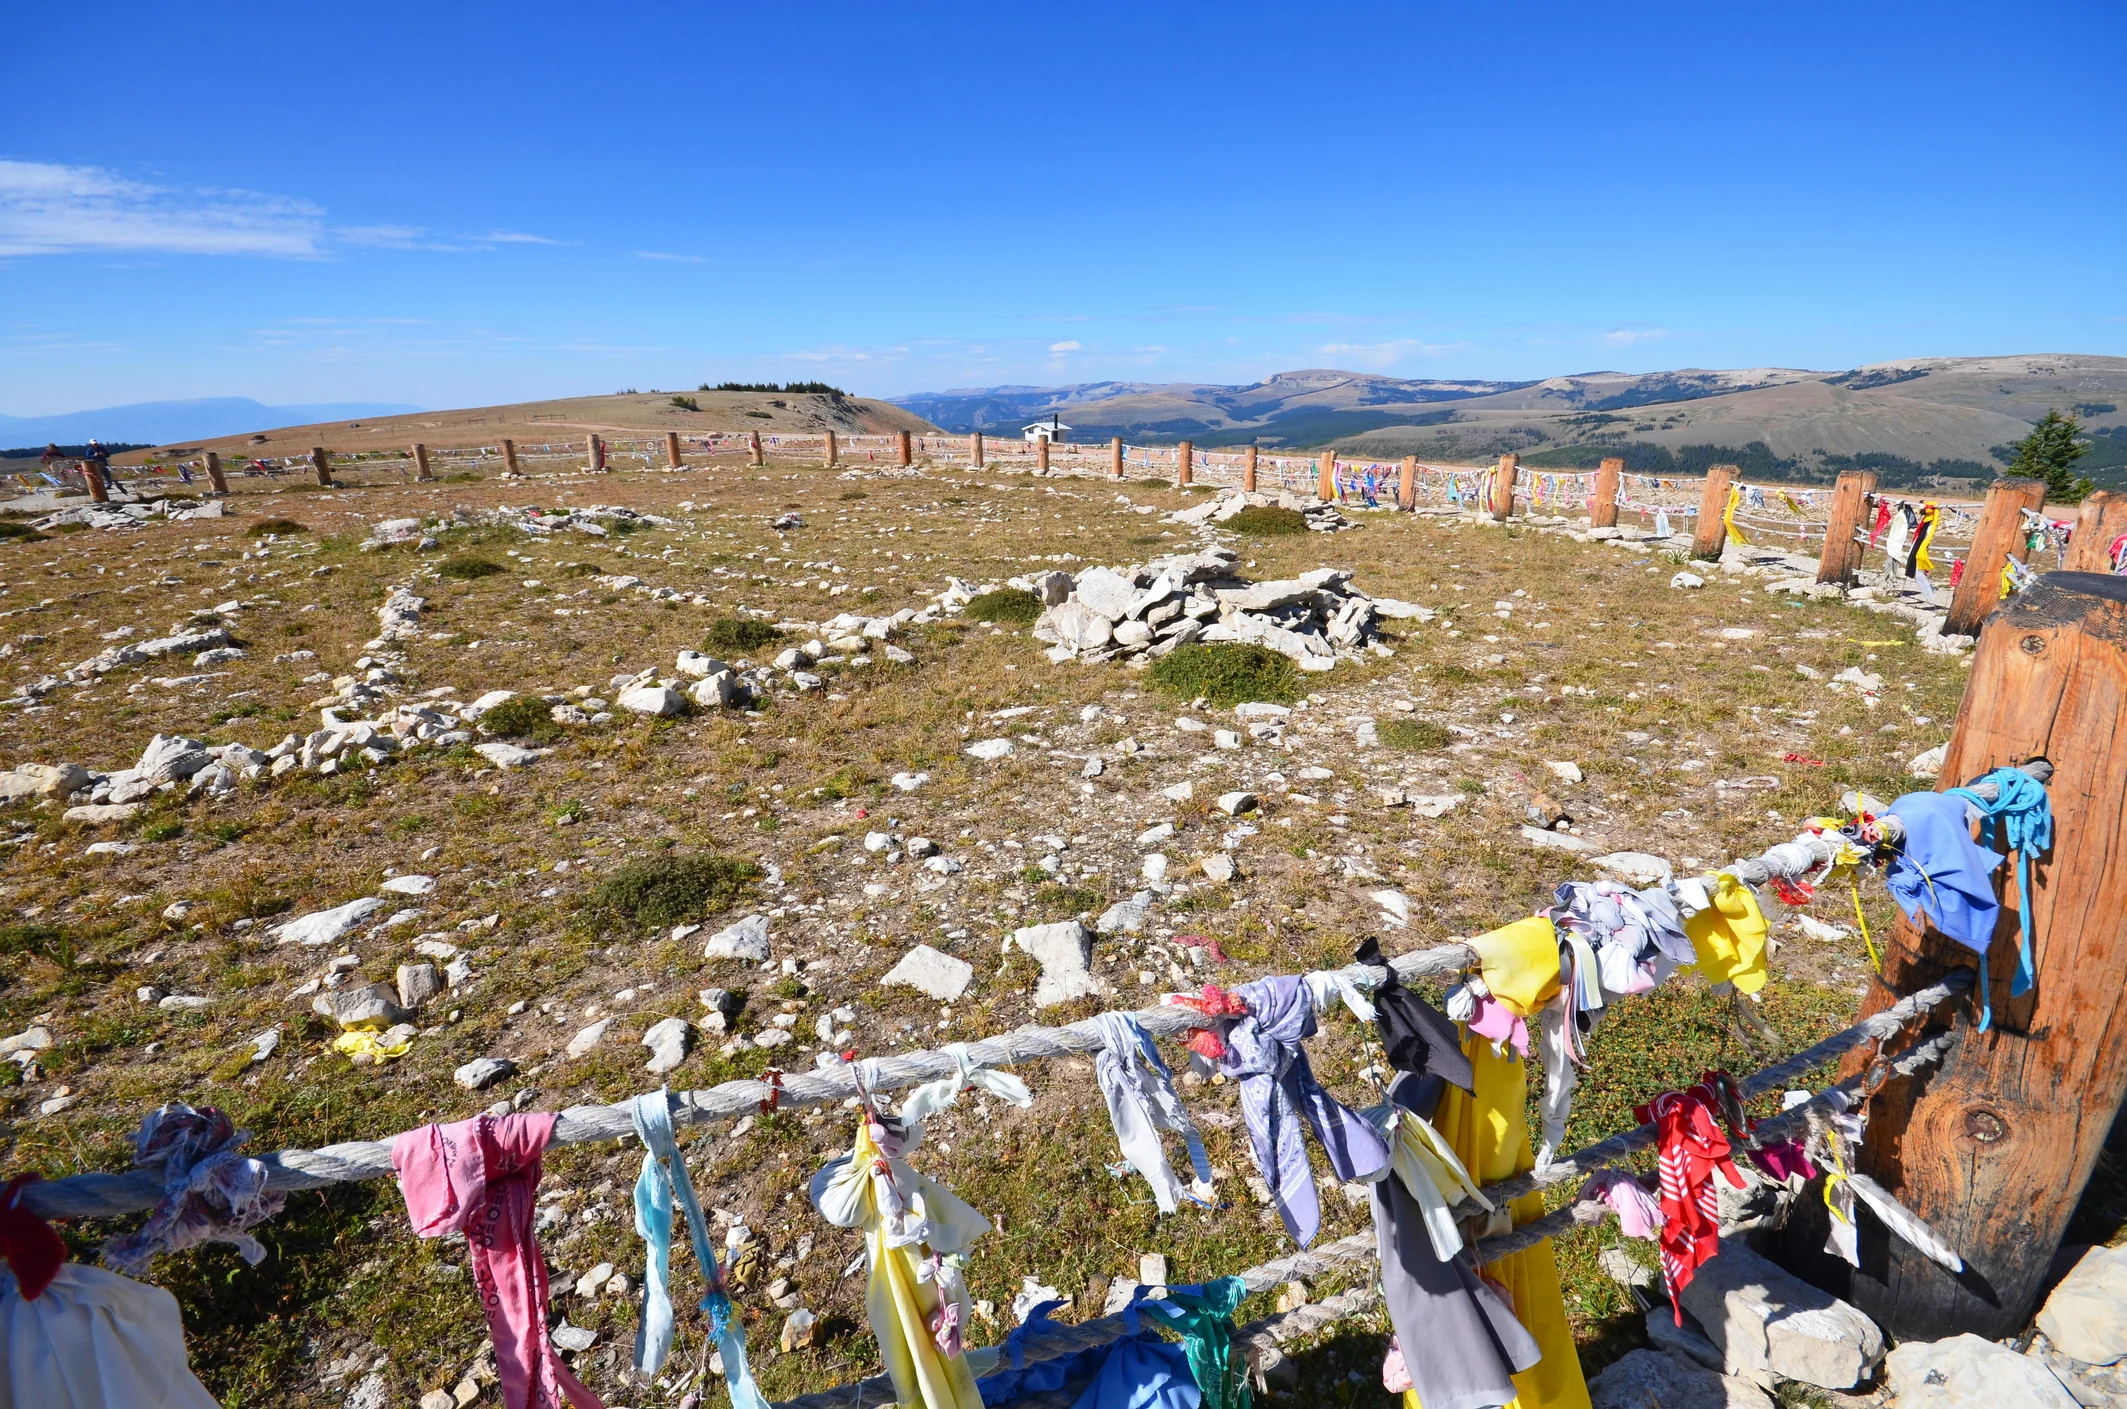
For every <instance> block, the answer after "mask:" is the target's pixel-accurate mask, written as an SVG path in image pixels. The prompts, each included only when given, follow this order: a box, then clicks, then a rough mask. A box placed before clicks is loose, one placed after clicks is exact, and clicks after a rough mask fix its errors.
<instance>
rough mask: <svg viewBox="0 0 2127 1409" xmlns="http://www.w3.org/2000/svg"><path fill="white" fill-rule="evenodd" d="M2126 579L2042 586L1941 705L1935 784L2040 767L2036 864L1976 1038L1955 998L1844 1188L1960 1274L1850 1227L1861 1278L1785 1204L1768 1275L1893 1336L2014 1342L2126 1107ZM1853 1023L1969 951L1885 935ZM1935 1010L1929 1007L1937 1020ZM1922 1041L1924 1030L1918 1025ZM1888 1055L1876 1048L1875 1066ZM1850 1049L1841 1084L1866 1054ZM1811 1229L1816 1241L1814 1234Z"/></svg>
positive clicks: (2011, 886)
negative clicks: (1953, 713) (1937, 1251)
mask: <svg viewBox="0 0 2127 1409" xmlns="http://www.w3.org/2000/svg"><path fill="white" fill-rule="evenodd" d="M2123 711H2127V580H2122V579H2120V578H2116V577H2111V576H2102V577H2101V576H2099V575H2097V574H2095V573H2068V572H2056V573H2051V574H2048V575H2047V576H2046V577H2044V578H2043V579H2041V580H2040V581H2039V583H2038V584H2037V585H2036V586H2034V587H2033V588H2031V589H2030V590H2029V591H2026V592H2023V593H2020V594H2018V595H2017V596H2016V597H2015V598H2013V599H2011V601H2010V602H2009V603H2008V605H2006V606H2005V607H2003V608H2002V610H2000V611H1999V612H1997V613H1995V615H1994V616H1993V617H1991V618H1990V619H1989V620H1988V622H1987V625H1986V630H1985V631H1984V632H1983V633H1982V634H1981V636H1980V639H1979V645H1978V648H1977V650H1976V651H1975V652H1974V655H1973V661H1972V678H1971V680H1970V682H1969V683H1968V684H1967V685H1966V686H1965V693H1964V701H1963V703H1961V704H1960V705H1959V706H1958V708H1957V723H1956V727H1955V729H1954V730H1953V732H1952V733H1951V735H1950V743H1949V750H1948V756H1947V757H1946V758H1945V759H1944V760H1943V765H1942V776H1941V782H1940V784H1939V786H1940V787H1948V786H1951V785H1952V784H1958V783H1964V782H1967V781H1969V780H1972V779H1975V778H1977V777H1979V776H1980V775H1982V774H1984V773H1986V772H1989V771H1990V770H1992V769H1994V768H1996V767H2000V766H2003V765H2014V764H2020V763H2023V762H2026V761H2028V760H2030V759H2032V758H2034V757H2038V756H2044V757H2045V758H2047V759H2049V760H2050V761H2051V762H2052V763H2053V765H2054V768H2055V772H2054V775H2053V779H2052V782H2051V783H2050V784H2049V787H2048V791H2049V792H2050V794H2051V797H2052V804H2053V823H2054V830H2053V849H2052V851H2051V852H2050V853H2049V854H2048V855H2047V856H2046V857H2045V858H2044V859H2043V860H2034V861H2033V862H2032V865H2031V878H2032V883H2031V894H2030V895H2029V896H2028V897H2019V896H2018V895H2017V893H2016V891H2017V885H2016V863H2015V862H2013V861H2005V862H2004V863H2003V864H2002V869H2001V871H2000V872H1999V876H2000V877H2001V880H2000V886H2001V894H2002V898H2003V907H2002V912H2001V917H2000V921H1999V923H1998V924H1997V926H1996V927H1995V931H1994V939H1993V943H1992V945H1991V946H1990V962H1989V963H1988V964H1987V966H1986V967H1987V971H1988V974H1989V978H1988V983H1989V989H1990V992H1991V994H1992V996H1993V1003H1994V1022H1993V1026H1992V1028H1991V1029H1990V1030H1989V1031H1987V1032H1985V1033H1981V1032H1979V1031H1978V1028H1977V1023H1976V1021H1975V1019H1976V1016H1977V1013H1978V1002H1977V1000H1976V998H1974V999H1972V1000H1969V1001H1967V1000H1959V1007H1960V1008H1961V1009H1962V1011H1961V1012H1960V1014H1959V1015H1958V1016H1957V1018H1956V1029H1955V1031H1956V1034H1957V1036H1956V1045H1955V1046H1953V1047H1952V1048H1951V1050H1950V1053H1949V1055H1948V1056H1947V1057H1946V1058H1945V1059H1944V1060H1943V1062H1942V1063H1941V1065H1940V1066H1938V1067H1936V1068H1933V1069H1932V1070H1930V1071H1927V1072H1924V1073H1923V1074H1921V1075H1918V1076H1916V1077H1912V1078H1906V1079H1901V1080H1896V1081H1892V1082H1890V1083H1888V1084H1887V1085H1885V1086H1884V1087H1883V1088H1882V1090H1881V1091H1879V1092H1878V1093H1877V1094H1876V1095H1875V1096H1874V1097H1873V1098H1872V1099H1871V1100H1870V1101H1869V1104H1868V1130H1867V1136H1866V1138H1865V1140H1864V1141H1863V1144H1862V1146H1861V1153H1860V1158H1859V1166H1860V1168H1861V1170H1862V1171H1863V1172H1865V1173H1867V1174H1869V1175H1870V1176H1872V1177H1873V1178H1875V1179H1876V1180H1877V1181H1878V1182H1880V1183H1882V1184H1883V1185H1884V1186H1885V1187H1887V1188H1888V1189H1889V1190H1890V1191H1891V1192H1892V1193H1893V1194H1894V1195H1896V1196H1897V1198H1898V1200H1899V1202H1901V1203H1903V1204H1904V1205H1905V1206H1906V1207H1907V1208H1910V1209H1911V1210H1913V1212H1915V1213H1917V1214H1919V1215H1920V1216H1921V1217H1922V1218H1924V1219H1926V1220H1927V1222H1928V1224H1929V1225H1930V1226H1931V1227H1933V1228H1934V1229H1935V1231H1936V1232H1937V1233H1939V1234H1941V1235H1942V1237H1943V1238H1944V1239H1945V1240H1946V1241H1947V1242H1948V1243H1949V1244H1950V1246H1952V1247H1954V1248H1956V1249H1957V1250H1958V1252H1959V1254H1960V1255H1961V1256H1962V1257H1963V1258H1964V1261H1965V1271H1964V1273H1963V1274H1962V1275H1961V1276H1953V1275H1952V1274H1951V1273H1949V1272H1948V1271H1946V1270H1945V1269H1943V1268H1941V1267H1939V1266H1937V1265H1936V1264H1934V1263H1932V1262H1930V1261H1928V1260H1927V1259H1926V1258H1924V1257H1922V1256H1921V1255H1920V1254H1919V1253H1918V1252H1916V1251H1915V1250H1914V1249H1913V1248H1912V1247H1911V1246H1909V1245H1908V1244H1906V1243H1905V1242H1904V1241H1902V1240H1900V1239H1898V1238H1896V1237H1892V1236H1890V1235H1889V1234H1888V1233H1887V1232H1886V1231H1885V1230H1884V1228H1883V1225H1882V1224H1881V1223H1879V1222H1877V1221H1876V1220H1875V1218H1874V1216H1873V1215H1869V1214H1863V1215H1862V1224H1861V1240H1860V1250H1861V1266H1860V1268H1858V1269H1855V1268H1850V1267H1848V1266H1847V1264H1846V1263H1844V1262H1842V1261H1839V1260H1838V1259H1836V1258H1832V1257H1830V1256H1828V1255H1825V1254H1823V1253H1822V1252H1821V1251H1820V1249H1821V1245H1822V1241H1823V1230H1824V1217H1825V1214H1824V1207H1823V1201H1822V1200H1821V1199H1816V1198H1814V1197H1809V1196H1805V1197H1804V1198H1802V1199H1801V1200H1799V1201H1798V1202H1797V1203H1796V1205H1795V1208H1796V1210H1797V1211H1798V1213H1799V1212H1801V1211H1803V1210H1805V1209H1806V1210H1808V1211H1809V1215H1810V1216H1809V1217H1807V1218H1802V1217H1798V1218H1796V1219H1795V1220H1794V1223H1793V1225H1792V1226H1791V1229H1790V1231H1789V1233H1788V1234H1787V1235H1786V1238H1785V1242H1784V1245H1783V1247H1782V1261H1784V1262H1787V1264H1788V1265H1789V1266H1790V1267H1792V1268H1794V1269H1795V1270H1796V1271H1797V1272H1800V1273H1802V1274H1803V1275H1805V1276H1807V1277H1808V1278H1809V1279H1810V1280H1812V1281H1815V1282H1816V1283H1817V1285H1819V1286H1821V1287H1824V1288H1826V1289H1827V1290H1830V1291H1834V1292H1836V1293H1837V1294H1838V1295H1840V1296H1842V1297H1844V1298H1846V1300H1848V1301H1850V1302H1852V1303H1853V1304H1854V1305H1856V1306H1858V1307H1860V1308H1861V1310H1863V1311H1865V1312H1867V1313H1868V1314H1869V1315H1870V1316H1872V1317H1874V1318H1875V1319H1876V1321H1877V1323H1878V1324H1880V1325H1881V1326H1882V1327H1883V1329H1884V1330H1885V1331H1886V1332H1888V1333H1890V1334H1891V1335H1893V1336H1896V1337H1898V1338H1900V1339H1916V1340H1930V1341H1931V1340H1936V1339H1939V1338H1941V1337H1943V1336H1949V1335H1955V1334H1957V1333H1959V1332H1964V1331H1970V1332H1972V1333H1974V1334H1976V1335H1978V1336H1980V1337H1982V1338H1984V1339H1988V1340H1994V1339H1998V1338H2000V1337H2002V1336H2007V1335H2012V1334H2014V1333H2015V1332H2017V1331H2019V1330H2021V1329H2022V1328H2023V1325H2024V1322H2025V1320H2026V1318H2027V1317H2029V1316H2030V1314H2031V1310H2032V1306H2033V1303H2034V1302H2035V1301H2036V1300H2037V1297H2038V1293H2039V1289H2040V1287H2041V1285H2042V1284H2043V1281H2044V1279H2045V1275H2046V1270H2047V1265H2048V1263H2049V1262H2050V1261H2051V1260H2052V1258H2053V1255H2054V1250H2055V1249H2056V1248H2057V1247H2058V1246H2059V1244H2060V1240H2061V1234H2062V1231H2063V1230H2064V1229H2065V1228H2066V1227H2067V1224H2068V1220H2069V1218H2070V1217H2071V1216H2072V1215H2073V1213H2074V1211H2075V1205H2076V1200H2077V1199H2078V1198H2079V1197H2080V1196H2081V1195H2082V1192H2083V1188H2084V1185H2085V1184H2086V1183H2087V1182H2088V1180H2089V1178H2090V1172H2091V1169H2092V1167H2093V1166H2094V1165H2095V1164H2096V1163H2097V1159H2098V1153H2099V1149H2100V1147H2101V1146H2102V1145H2103V1144H2104V1141H2105V1137H2106V1133H2107V1132H2108V1131H2109V1130H2110V1129H2111V1127H2112V1123H2113V1120H2114V1117H2115V1115H2116V1114H2117V1112H2118V1111H2119V1109H2120V1101H2121V1096H2122V1093H2123V1092H2127V1041H2123V1040H2122V1034H2123V1033H2127V985H2122V984H2121V982H2120V973H2121V970H2122V969H2123V967H2127V865H2123V864H2121V861H2122V858H2121V852H2122V848H2123V847H2127V827H2123V824H2127V731H2122V730H2121V729H2120V728H2119V727H2118V720H2119V719H2120V717H2121V715H2122V712H2123ZM2022 904H2028V905H2029V906H2030V908H2031V920H2032V946H2031V949H2032V957H2033V967H2034V968H2035V970H2036V972H2037V975H2038V981H2037V983H2036V985H2035V986H2034V987H2033V988H2032V990H2031V992H2029V993H2028V994H2026V995H2024V996H2023V997H2021V998H2011V997H2010V996H2009V979H2010V975H2011V973H2012V972H2013V971H2014V968H2015V961H2016V950H2017V944H2018V916H2017V910H2016V908H2015V907H2016V906H2018V905H2022ZM1883 960H1884V971H1883V977H1882V978H1880V979H1878V980H1877V981H1876V982H1875V983H1874V984H1873V985H1872V986H1871V987H1870V989H1869V993H1868V997H1867V998H1866V999H1865V1000H1864V1001H1863V1003H1862V1005H1861V1008H1862V1012H1863V1013H1864V1014H1869V1013H1876V1012H1881V1011H1882V1010H1883V1009H1885V1008H1888V1007H1890V1006H1891V1004H1892V1003H1893V1002H1894V1001H1895V999H1896V997H1897V995H1898V994H1901V993H1911V992H1913V991H1914V990H1915V989H1917V988H1919V987H1922V986H1923V985H1926V984H1928V983H1931V982H1933V981H1934V980H1935V979H1937V978H1938V977H1940V976H1941V975H1942V974H1943V973H1944V972H1946V971H1947V970H1949V969H1951V968H1957V967H1965V966H1969V965H1970V964H1971V963H1972V961H1973V955H1972V953H1971V951H1969V950H1967V949H1964V948H1963V947H1961V946H1959V945H1957V944H1954V943H1952V942H1951V941H1950V940H1948V939H1945V938H1943V937H1942V936H1941V935H1939V934H1936V933H1935V932H1933V930H1931V929H1924V928H1923V927H1921V926H1917V925H1914V924H1911V923H1909V922H1908V921H1906V920H1905V919H1904V918H1903V917H1901V918H1900V919H1899V921H1898V923H1897V927H1896V929H1895V930H1894V931H1893V932H1892V935H1891V937H1890V942H1889V944H1888V945H1887V946H1886V948H1885V951H1884V956H1883ZM1938 1011H1940V1010H1938ZM1938 1026H1939V1024H1938ZM1903 1046H1904V1044H1903V1043H1896V1044H1894V1050H1898V1049H1901V1048H1902V1047H1903ZM1873 1055H1874V1054H1873V1052H1871V1051H1869V1050H1868V1049H1865V1048H1863V1049H1857V1050H1856V1051H1854V1052H1853V1053H1850V1054H1849V1055H1848V1057H1847V1058H1846V1060H1845V1062H1844V1064H1843V1066H1842V1069H1841V1074H1842V1075H1843V1076H1850V1075H1853V1074H1854V1073H1855V1072H1858V1071H1861V1070H1863V1069H1865V1068H1866V1067H1867V1066H1868V1065H1869V1063H1870V1061H1871V1060H1872V1058H1873ZM1812 1225H1814V1226H1812Z"/></svg>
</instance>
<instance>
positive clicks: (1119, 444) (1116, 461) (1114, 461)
mask: <svg viewBox="0 0 2127 1409" xmlns="http://www.w3.org/2000/svg"><path fill="white" fill-rule="evenodd" d="M1108 473H1109V474H1110V475H1111V476H1113V477H1114V478H1116V479H1121V478H1122V477H1123V438H1122V437H1121V436H1119V435H1118V436H1114V437H1111V438H1110V439H1109V441H1108Z"/></svg>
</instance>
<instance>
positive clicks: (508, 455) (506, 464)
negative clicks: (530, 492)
mask: <svg viewBox="0 0 2127 1409" xmlns="http://www.w3.org/2000/svg"><path fill="white" fill-rule="evenodd" d="M502 470H503V473H504V474H512V475H514V474H518V473H521V472H520V471H519V470H518V468H517V442H516V441H514V440H511V439H509V438H508V437H507V436H505V437H504V438H503V441H502Z"/></svg>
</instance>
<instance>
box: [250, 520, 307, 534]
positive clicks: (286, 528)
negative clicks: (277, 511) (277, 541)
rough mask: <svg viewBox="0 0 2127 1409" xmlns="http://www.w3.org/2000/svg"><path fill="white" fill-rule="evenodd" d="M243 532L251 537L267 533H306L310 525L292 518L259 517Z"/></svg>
mask: <svg viewBox="0 0 2127 1409" xmlns="http://www.w3.org/2000/svg"><path fill="white" fill-rule="evenodd" d="M244 532H245V533H247V534H249V535H250V536H251V537H253V538H264V537H265V536H266V535H267V534H269V533H272V534H284V533H308V532H310V526H309V525H308V524H300V523H297V522H296V521H295V520H294V519H260V520H259V521H258V522H257V523H255V524H253V525H251V527H249V528H247V529H245V530H244Z"/></svg>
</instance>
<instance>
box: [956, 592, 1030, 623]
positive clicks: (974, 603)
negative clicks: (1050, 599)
mask: <svg viewBox="0 0 2127 1409" xmlns="http://www.w3.org/2000/svg"><path fill="white" fill-rule="evenodd" d="M1041 611H1042V607H1041V598H1039V597H1037V596H1035V595H1034V594H1033V593H1032V592H1029V591H1027V590H1026V589H1025V588H1024V587H1000V588H998V589H997V590H996V591H994V592H984V593H982V594H980V595H979V596H977V597H975V598H973V599H972V600H971V601H969V602H968V604H967V608H966V610H965V611H964V612H962V615H963V616H965V617H966V618H967V619H968V620H969V621H980V622H991V621H996V622H1009V623H1010V624H1012V625H1014V626H1026V625H1028V624H1030V623H1032V622H1033V621H1034V619H1035V618H1037V617H1039V616H1040V615H1041Z"/></svg>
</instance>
